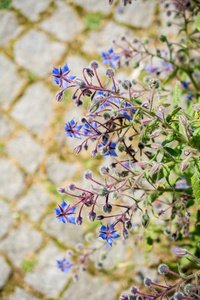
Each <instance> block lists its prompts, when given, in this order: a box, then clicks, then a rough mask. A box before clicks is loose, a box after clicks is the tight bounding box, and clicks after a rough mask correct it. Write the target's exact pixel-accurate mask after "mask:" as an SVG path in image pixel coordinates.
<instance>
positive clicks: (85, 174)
mask: <svg viewBox="0 0 200 300" xmlns="http://www.w3.org/2000/svg"><path fill="white" fill-rule="evenodd" d="M84 178H85V179H91V178H92V171H90V170H87V171H85V172H84Z"/></svg>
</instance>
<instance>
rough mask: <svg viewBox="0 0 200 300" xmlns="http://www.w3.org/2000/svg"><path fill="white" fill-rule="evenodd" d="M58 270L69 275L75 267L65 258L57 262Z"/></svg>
mask: <svg viewBox="0 0 200 300" xmlns="http://www.w3.org/2000/svg"><path fill="white" fill-rule="evenodd" d="M57 264H58V269H61V271H63V272H65V273H69V270H70V268H71V267H72V266H73V264H72V263H70V262H68V261H67V260H66V259H65V258H63V260H57Z"/></svg>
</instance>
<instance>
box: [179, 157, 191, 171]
mask: <svg viewBox="0 0 200 300" xmlns="http://www.w3.org/2000/svg"><path fill="white" fill-rule="evenodd" d="M189 165H190V163H189V157H188V158H186V159H185V160H183V161H182V163H181V166H180V171H181V172H184V171H185V170H186V169H187V168H188V167H189Z"/></svg>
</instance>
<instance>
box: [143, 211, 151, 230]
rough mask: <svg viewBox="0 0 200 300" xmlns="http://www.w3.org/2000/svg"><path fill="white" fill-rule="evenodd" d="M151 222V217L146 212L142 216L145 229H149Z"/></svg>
mask: <svg viewBox="0 0 200 300" xmlns="http://www.w3.org/2000/svg"><path fill="white" fill-rule="evenodd" d="M149 222H150V217H149V215H148V213H147V211H146V212H145V214H144V215H142V226H143V227H144V228H147V226H148V225H149Z"/></svg>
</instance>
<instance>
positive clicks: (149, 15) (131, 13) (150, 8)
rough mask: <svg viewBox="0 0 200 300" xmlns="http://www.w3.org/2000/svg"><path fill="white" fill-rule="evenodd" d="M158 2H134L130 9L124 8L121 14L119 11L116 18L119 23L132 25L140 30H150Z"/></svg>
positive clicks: (144, 0)
mask: <svg viewBox="0 0 200 300" xmlns="http://www.w3.org/2000/svg"><path fill="white" fill-rule="evenodd" d="M156 3H157V1H156V0H151V1H146V0H140V1H133V2H132V4H131V5H130V6H129V7H128V9H127V7H125V8H122V9H121V10H120V12H119V10H118V9H117V10H116V12H115V14H114V18H115V20H117V21H118V22H121V23H124V24H127V25H132V26H134V27H139V28H148V27H149V26H150V25H151V22H152V20H153V16H154V12H155V9H156Z"/></svg>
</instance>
